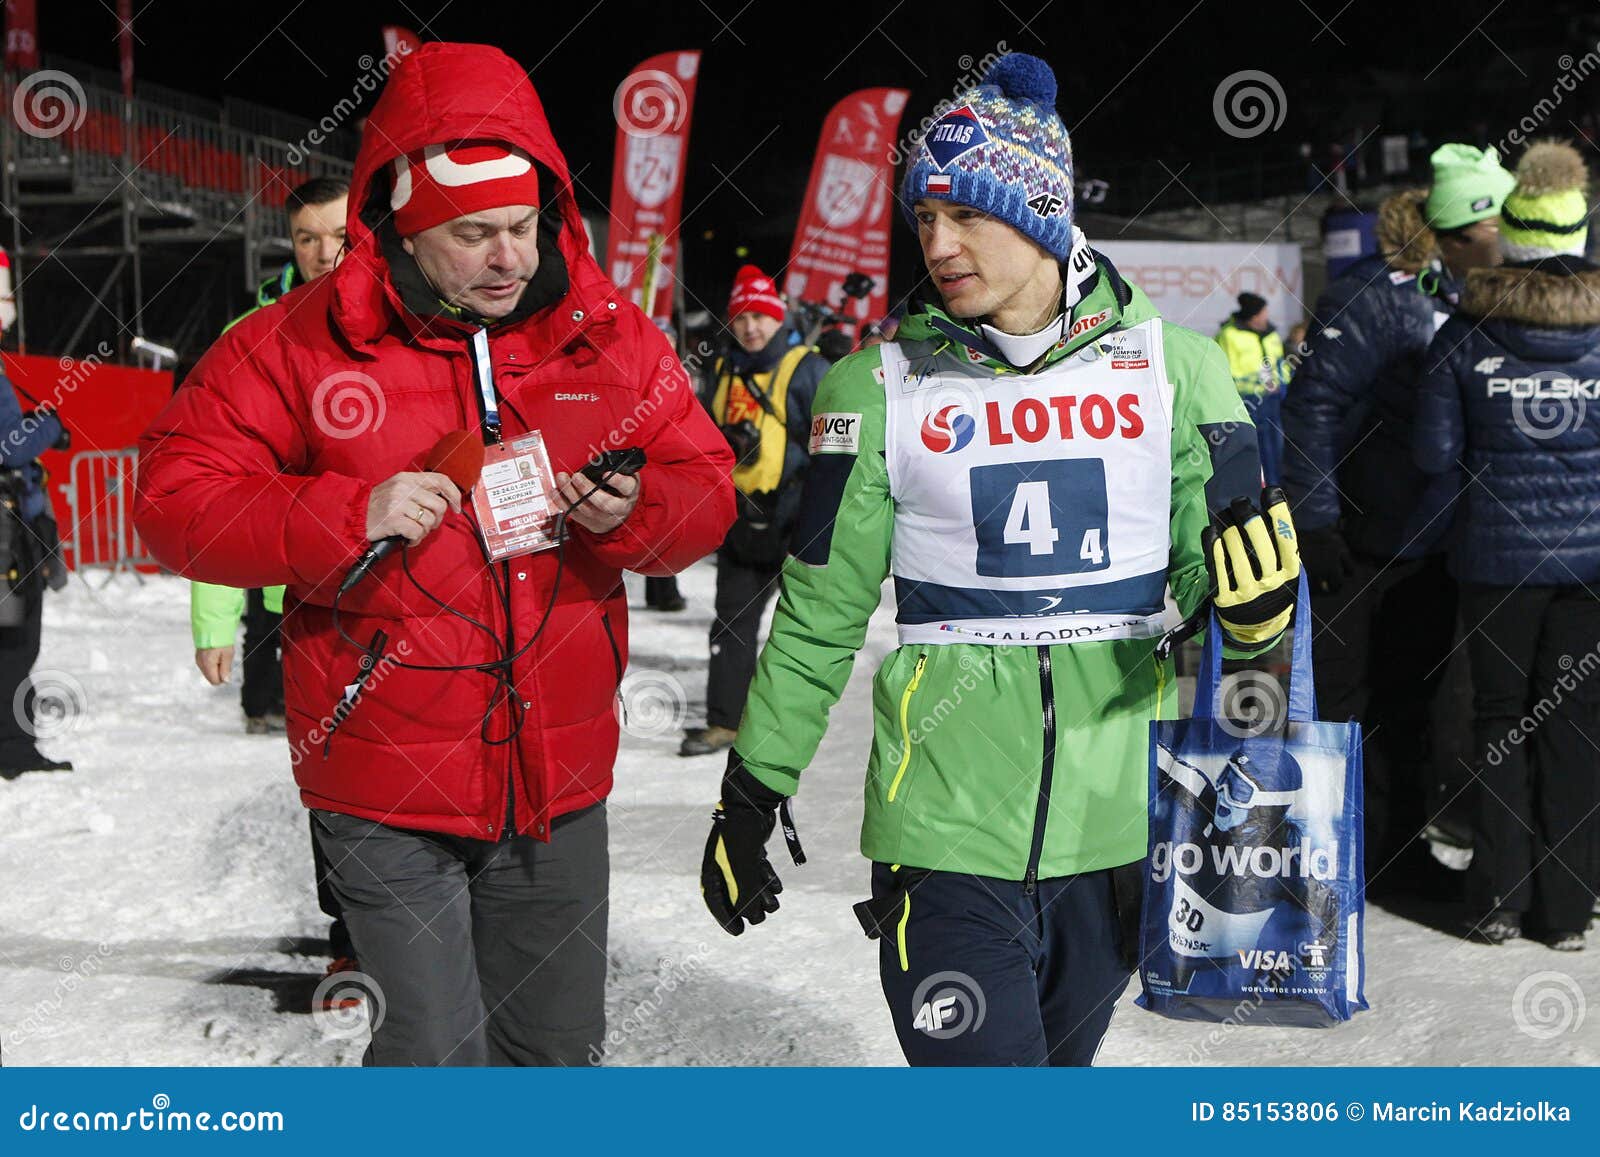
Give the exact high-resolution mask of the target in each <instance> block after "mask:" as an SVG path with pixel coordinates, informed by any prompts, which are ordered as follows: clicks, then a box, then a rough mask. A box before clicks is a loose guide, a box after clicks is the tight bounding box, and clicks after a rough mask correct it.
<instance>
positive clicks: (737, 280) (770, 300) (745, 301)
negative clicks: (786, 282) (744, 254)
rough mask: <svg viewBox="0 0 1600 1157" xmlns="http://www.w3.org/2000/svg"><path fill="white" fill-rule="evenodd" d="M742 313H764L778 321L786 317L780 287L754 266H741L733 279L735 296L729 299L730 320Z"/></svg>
mask: <svg viewBox="0 0 1600 1157" xmlns="http://www.w3.org/2000/svg"><path fill="white" fill-rule="evenodd" d="M741 313H764V314H766V315H767V316H768V317H770V318H773V319H775V320H777V321H782V320H783V317H784V309H783V298H781V297H779V296H778V287H777V286H776V285H774V284H772V278H770V277H768V276H767V275H766V274H765V273H762V272H761V270H759V269H757V268H756V267H755V266H754V265H744V266H741V267H740V269H739V272H738V273H736V274H735V275H734V278H733V295H732V296H731V297H729V298H728V318H729V320H730V321H731V320H732V319H733V318H736V317H738V316H739V315H740V314H741Z"/></svg>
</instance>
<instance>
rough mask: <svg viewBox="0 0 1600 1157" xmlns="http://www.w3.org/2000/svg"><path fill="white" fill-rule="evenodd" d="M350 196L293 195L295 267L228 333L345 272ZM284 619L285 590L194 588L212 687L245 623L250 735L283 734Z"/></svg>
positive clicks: (199, 652) (324, 180) (334, 182)
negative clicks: (337, 270) (340, 268)
mask: <svg viewBox="0 0 1600 1157" xmlns="http://www.w3.org/2000/svg"><path fill="white" fill-rule="evenodd" d="M349 193H350V184H349V182H347V181H344V180H342V179H340V178H338V177H313V178H312V179H311V180H309V181H306V182H304V183H303V184H301V185H299V186H297V187H296V188H295V189H294V190H292V191H291V192H290V193H289V196H288V198H287V199H286V200H285V202H284V208H285V209H286V210H288V213H289V240H290V242H291V243H292V244H293V245H294V260H292V261H290V262H287V263H286V264H285V265H284V267H283V268H282V269H281V270H279V271H278V272H277V273H276V274H274V275H273V276H271V277H269V278H267V279H266V280H265V281H263V282H262V283H261V285H260V287H259V288H258V289H257V290H256V296H255V303H254V304H253V305H252V306H251V307H250V308H249V309H247V310H245V312H244V313H242V314H240V315H239V316H238V317H236V318H234V319H233V320H232V321H230V322H229V323H228V324H227V325H226V326H225V327H223V332H227V330H229V329H232V328H233V327H234V326H235V325H238V324H239V322H241V321H243V320H244V319H245V318H247V317H249V316H250V315H251V314H252V313H255V312H256V310H258V309H265V308H266V307H267V306H269V305H272V304H273V303H274V302H276V301H277V300H278V299H279V298H280V297H282V296H283V295H284V294H286V293H288V292H289V291H290V290H293V289H297V288H299V287H300V286H302V285H305V284H306V283H307V282H311V281H315V280H316V279H317V278H319V277H321V276H322V275H323V274H324V273H328V272H330V271H331V270H332V269H333V268H334V266H336V265H338V264H339V257H340V255H341V254H342V253H343V251H344V215H345V201H346V199H347V197H348V196H349ZM282 615H283V588H282V587H268V588H266V589H263V590H251V591H242V590H237V589H235V588H233V587H223V586H216V585H214V584H212V583H193V584H192V585H191V586H190V590H189V625H190V629H191V631H192V632H193V634H194V662H195V666H197V667H199V668H200V673H201V674H202V675H204V676H205V677H206V682H208V683H210V684H211V685H212V686H213V687H220V686H221V685H222V684H224V683H226V682H227V681H228V678H229V676H230V675H231V674H232V673H233V654H234V640H235V637H236V636H237V635H238V633H239V621H240V619H241V618H242V619H243V620H244V625H245V630H244V664H243V671H242V674H243V679H242V680H241V682H242V684H243V686H242V687H241V689H240V692H239V697H240V702H241V704H242V706H243V707H244V728H245V730H246V731H247V732H249V733H250V734H251V735H265V734H268V733H270V732H274V731H279V732H281V731H283V730H284V718H283V669H282V667H281V666H280V665H279V662H278V621H279V619H280V618H281V616H282Z"/></svg>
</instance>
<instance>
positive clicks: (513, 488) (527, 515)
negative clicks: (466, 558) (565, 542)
mask: <svg viewBox="0 0 1600 1157" xmlns="http://www.w3.org/2000/svg"><path fill="white" fill-rule="evenodd" d="M555 493H556V479H555V474H554V472H553V471H552V470H551V469H550V455H549V453H548V452H547V451H546V450H545V445H544V437H543V436H542V435H541V434H540V433H539V432H538V431H537V430H535V431H534V432H532V433H531V434H524V435H522V436H521V437H519V438H516V439H514V440H513V441H511V442H509V443H506V444H504V445H494V446H489V447H487V448H486V449H485V450H484V454H483V473H482V474H481V475H480V476H479V478H478V485H477V486H476V487H474V488H473V492H472V507H473V510H474V511H475V512H476V513H477V516H478V526H479V528H480V529H481V530H482V533H483V545H484V548H485V549H486V550H487V551H488V552H489V558H490V560H491V561H498V560H500V559H503V558H515V557H517V556H518V555H523V554H533V553H535V552H537V551H541V550H548V549H549V548H550V547H552V546H555V545H556V537H555V529H556V503H555Z"/></svg>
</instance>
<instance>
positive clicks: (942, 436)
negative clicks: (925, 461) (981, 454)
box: [922, 405, 978, 454]
mask: <svg viewBox="0 0 1600 1157" xmlns="http://www.w3.org/2000/svg"><path fill="white" fill-rule="evenodd" d="M977 432H978V423H977V422H975V421H974V420H973V418H972V415H971V414H969V413H967V412H966V411H964V410H963V409H962V408H961V407H960V406H956V405H951V406H941V407H940V408H939V409H937V410H935V411H934V412H933V413H931V414H929V415H928V416H927V417H926V418H924V419H922V444H923V445H924V446H926V447H927V448H928V449H930V450H932V451H933V452H934V453H935V454H954V453H955V452H956V451H957V450H960V449H961V448H962V447H964V446H965V445H966V444H967V443H968V442H970V441H972V436H973V435H974V434H976V433H977Z"/></svg>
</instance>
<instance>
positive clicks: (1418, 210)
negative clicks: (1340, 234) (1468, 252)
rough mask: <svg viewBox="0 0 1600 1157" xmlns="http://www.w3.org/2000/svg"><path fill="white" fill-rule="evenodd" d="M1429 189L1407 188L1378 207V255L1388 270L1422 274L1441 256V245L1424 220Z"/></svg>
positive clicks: (1386, 199)
mask: <svg viewBox="0 0 1600 1157" xmlns="http://www.w3.org/2000/svg"><path fill="white" fill-rule="evenodd" d="M1427 199H1428V190H1426V189H1406V190H1404V191H1403V192H1399V193H1396V194H1394V196H1392V197H1388V198H1385V200H1384V202H1383V204H1382V205H1379V206H1378V252H1379V253H1381V254H1383V258H1384V260H1385V261H1387V262H1388V263H1389V268H1391V269H1396V270H1399V271H1400V272H1401V273H1421V272H1422V271H1423V270H1424V269H1426V268H1428V266H1429V265H1431V264H1432V263H1433V260H1434V258H1436V257H1438V256H1439V242H1438V240H1437V238H1435V237H1434V235H1433V230H1432V229H1430V228H1429V227H1428V223H1427V222H1426V221H1425V220H1423V217H1422V206H1423V203H1424V202H1425V201H1427Z"/></svg>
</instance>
